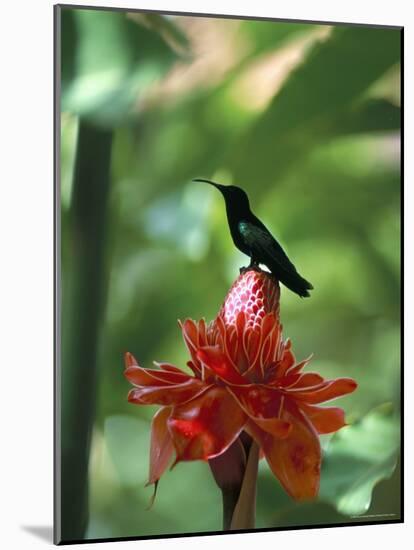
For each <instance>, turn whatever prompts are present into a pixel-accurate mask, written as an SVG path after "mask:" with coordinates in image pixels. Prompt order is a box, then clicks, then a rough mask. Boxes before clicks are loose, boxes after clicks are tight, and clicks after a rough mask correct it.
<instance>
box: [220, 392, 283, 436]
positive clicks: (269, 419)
mask: <svg viewBox="0 0 414 550" xmlns="http://www.w3.org/2000/svg"><path fill="white" fill-rule="evenodd" d="M228 390H229V391H230V392H231V393H232V394H233V395H234V397H235V398H236V399H237V401H238V402H239V403H240V406H241V407H242V409H243V410H244V411H245V412H246V414H248V416H249V417H250V418H251V420H253V421H254V422H255V423H256V424H257V425H258V426H260V428H262V429H263V430H265V431H266V432H269V433H271V434H272V435H274V436H276V437H279V438H285V437H287V436H288V435H289V432H290V429H291V425H290V423H289V422H287V421H286V420H284V419H281V418H280V414H281V411H282V407H283V399H284V398H283V396H282V395H281V394H280V392H278V391H276V390H272V389H269V388H266V387H263V386H255V385H250V386H249V387H248V388H242V387H234V386H233V387H232V388H228Z"/></svg>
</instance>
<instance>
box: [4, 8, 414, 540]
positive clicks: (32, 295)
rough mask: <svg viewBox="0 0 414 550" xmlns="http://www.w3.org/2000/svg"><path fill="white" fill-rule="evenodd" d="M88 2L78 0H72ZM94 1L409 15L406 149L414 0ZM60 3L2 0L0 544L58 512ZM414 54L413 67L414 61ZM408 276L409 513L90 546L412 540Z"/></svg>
mask: <svg viewBox="0 0 414 550" xmlns="http://www.w3.org/2000/svg"><path fill="white" fill-rule="evenodd" d="M71 3H73V4H82V2H76V1H73V2H71ZM85 3H86V4H89V5H105V6H118V7H119V6H122V7H131V8H148V9H160V10H173V11H190V12H191V11H198V12H204V13H228V14H236V15H252V16H264V17H277V18H293V19H312V20H327V21H340V22H361V23H376V24H387V25H404V26H405V27H406V29H405V37H406V43H405V58H406V59H405V65H406V94H405V95H406V98H408V99H407V100H406V105H405V113H406V151H410V150H411V147H410V136H411V130H412V115H413V102H412V100H410V98H412V97H414V92H413V71H412V66H413V65H414V64H413V62H412V54H411V53H410V52H413V51H414V44H413V29H414V24H413V19H412V17H411V14H410V2H407V1H406V0H405V1H404V0H393V2H389V1H387V2H385V1H384V0H381V1H379V0H378V1H376V2H368V1H365V2H363V1H362V0H358V1H355V0H347V1H346V2H332V1H331V0H324V1H322V0H312V2H309V1H306V0H303V1H295V0H289V2H283V3H282V2H272V3H271V2H269V1H268V0H255V2H254V3H252V2H251V1H250V2H248V1H245V0H234V1H230V0H220V1H217V0H198V1H197V2H196V1H195V0H193V1H188V0H169V1H160V0H152V1H151V0H146V1H142V2H139V1H131V0H117V1H109V0H100V1H98V2H97V1H94V0H90V1H89V2H84V4H85ZM52 5H53V2H52V1H50V0H20V1H16V2H4V3H3V5H2V16H1V25H2V29H1V32H0V40H1V48H0V52H1V58H2V63H1V68H2V78H1V81H2V83H1V86H0V89H1V96H2V97H1V102H0V105H1V110H2V113H1V118H0V120H1V130H0V136H2V137H3V140H2V152H3V155H2V161H1V164H0V169H1V180H0V181H1V195H0V199H1V200H0V224H1V227H0V239H1V247H0V251H1V255H0V261H1V264H0V265H1V268H0V277H1V280H0V311H1V321H2V323H1V332H0V334H1V336H2V337H1V346H0V361H1V362H0V366H1V372H2V375H3V376H2V379H1V382H2V389H3V391H2V396H1V399H0V404H1V405H0V406H1V415H0V418H1V421H2V430H1V432H0V433H1V439H0V441H1V452H0V460H1V464H0V475H1V480H0V503H1V505H2V510H1V516H0V517H1V518H2V522H1V523H2V529H1V533H0V539H1V544H2V547H4V548H7V549H10V550H12V549H14V548H19V549H21V548H23V549H30V548H33V547H38V546H45V545H46V544H50V543H46V542H45V541H43V540H42V539H40V538H38V537H36V536H34V535H33V534H31V533H29V532H27V531H26V530H24V529H23V527H22V526H36V525H37V526H47V525H51V523H52V517H53V513H52V418H53V417H52V413H53V408H52V390H53V384H52V335H53V315H52V314H53V308H52V288H53V278H52V268H53V265H52V250H53V248H52V242H53V231H52V230H53V218H52V212H53V200H52V176H53V171H52V151H53V134H52V121H53V116H52V97H53V96H52V90H53V86H52V84H53V82H52V60H53V56H52V45H53V41H52V19H53V14H52ZM410 65H411V66H410ZM410 156H411V158H412V155H406V157H407V158H406V175H405V181H406V182H408V183H407V189H406V243H407V245H406V258H405V261H406V280H407V281H412V280H414V273H413V266H412V259H411V255H409V249H410V248H411V249H412V242H413V239H412V236H413V221H412V220H413V217H412V216H410V215H409V214H411V210H410V209H411V207H412V198H413V192H412V185H410V182H413V181H414V177H413V167H412V162H411V159H410ZM411 289H412V286H411V285H410V284H408V285H407V296H406V312H407V313H406V317H407V322H406V335H407V352H406V359H405V363H406V380H405V388H406V391H405V394H406V399H405V401H406V406H407V410H406V438H405V447H406V487H407V491H406V493H407V495H406V497H407V499H406V500H407V502H406V524H405V525H384V526H370V527H346V528H336V529H324V530H309V531H308V530H306V531H288V532H279V533H263V534H255V535H253V534H251V535H242V536H237V535H234V536H233V537H230V538H229V537H214V538H212V537H204V538H196V539H195V538H190V539H173V540H158V541H140V542H122V543H105V546H102V545H101V544H94V545H83V548H85V550H86V549H87V548H89V547H90V548H92V549H94V550H98V548H101V547H102V548H105V549H109V548H113V547H115V546H119V547H124V548H127V547H132V545H135V546H136V545H139V546H140V547H141V548H154V549H155V548H157V549H158V548H159V549H161V548H164V547H166V546H168V548H171V549H172V550H175V549H178V548H180V549H181V548H187V547H188V548H190V547H191V546H192V545H194V544H197V545H198V548H200V550H202V549H203V548H205V549H207V548H208V549H210V548H211V546H212V545H214V547H215V548H221V547H223V548H224V546H225V545H227V546H228V545H234V547H238V546H240V545H241V546H243V545H245V546H250V545H252V544H260V545H261V548H262V549H263V550H264V549H267V548H269V550H270V549H272V550H273V549H274V547H275V546H277V547H279V548H281V547H287V546H288V547H289V548H290V549H292V548H293V549H295V548H307V549H311V548H318V549H320V550H323V549H325V548H326V549H329V550H332V548H333V547H334V548H335V550H341V549H346V550H349V548H350V547H355V548H363V547H369V546H373V545H375V548H376V550H381V549H383V548H384V549H387V550H388V549H389V548H390V547H392V546H395V545H398V546H399V547H402V548H404V547H407V544H405V543H406V542H407V540H408V537H409V535H410V534H411V539H413V538H414V537H413V535H414V528H413V522H412V515H413V497H412V493H413V488H414V479H413V475H412V473H411V469H410V464H413V463H414V456H413V437H412V428H411V426H412V419H413V405H412V403H414V399H413V398H412V397H411V391H410V388H414V376H413V369H414V360H413V359H414V357H413V351H412V346H411V345H410V339H409V338H408V335H410V333H411V330H412V325H411V315H410V312H411V311H412V310H413V307H414V303H413V292H412V290H411Z"/></svg>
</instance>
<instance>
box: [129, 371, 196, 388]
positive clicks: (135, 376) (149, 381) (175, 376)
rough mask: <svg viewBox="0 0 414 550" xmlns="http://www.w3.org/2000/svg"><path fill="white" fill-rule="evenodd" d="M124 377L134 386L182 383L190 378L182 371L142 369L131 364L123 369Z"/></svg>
mask: <svg viewBox="0 0 414 550" xmlns="http://www.w3.org/2000/svg"><path fill="white" fill-rule="evenodd" d="M124 376H125V378H126V379H127V380H128V381H129V382H131V384H134V385H135V386H168V385H169V384H182V383H183V382H186V381H187V380H190V379H191V376H189V375H188V374H185V373H184V372H181V371H180V372H171V371H162V370H157V369H143V368H142V367H136V366H131V367H128V368H127V369H125V371H124Z"/></svg>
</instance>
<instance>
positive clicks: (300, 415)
mask: <svg viewBox="0 0 414 550" xmlns="http://www.w3.org/2000/svg"><path fill="white" fill-rule="evenodd" d="M279 295H280V291H279V284H278V282H277V281H276V280H275V279H274V278H273V276H271V275H270V274H269V273H266V272H263V271H258V270H248V271H245V272H244V273H243V274H241V275H240V276H239V278H238V279H237V280H236V282H235V283H234V284H233V286H232V288H231V289H230V291H229V293H228V295H227V297H226V299H225V301H224V304H223V306H222V308H221V310H220V312H219V314H218V316H217V318H216V319H215V320H214V321H212V322H211V323H209V324H208V325H206V323H205V321H204V320H201V321H199V322H198V323H196V322H194V321H192V320H190V319H187V320H186V321H184V322H183V323H182V324H181V323H180V326H181V329H182V333H183V337H184V341H185V343H186V345H187V348H188V350H189V352H190V355H191V360H190V361H189V362H188V363H187V365H188V366H189V367H190V369H191V371H192V375H190V374H187V373H185V372H183V371H182V370H180V369H178V368H176V367H174V366H173V365H170V364H168V363H159V364H158V363H157V364H156V365H157V367H158V368H157V369H144V368H142V367H140V366H139V365H138V363H137V361H136V360H135V359H134V357H133V356H132V355H131V354H130V353H127V354H126V356H125V363H126V370H125V376H126V378H127V379H128V380H129V381H130V382H131V383H132V384H134V386H136V387H135V388H134V389H132V390H131V391H130V393H129V396H128V399H129V401H130V402H131V403H136V404H139V405H143V404H150V405H153V404H157V405H161V406H162V408H161V409H159V411H158V412H157V413H156V415H155V416H154V418H153V421H152V429H151V450H150V473H149V483H155V482H157V481H158V480H159V478H160V477H161V475H162V474H163V472H164V471H165V469H166V468H167V467H168V465H169V464H170V462H171V459H172V455H173V454H174V452H175V455H176V459H175V462H179V461H186V460H209V459H212V458H215V457H217V456H219V455H221V454H223V453H224V452H225V451H226V450H227V449H228V448H229V447H230V445H231V444H232V443H233V442H234V441H235V440H236V439H237V438H238V437H239V436H240V434H241V433H242V431H245V432H247V433H248V434H249V435H250V436H251V437H252V438H253V439H254V440H255V441H256V442H257V443H258V445H259V446H260V448H261V452H262V455H264V456H265V458H266V460H267V462H268V464H269V466H270V468H271V470H272V472H273V473H274V475H275V476H276V477H277V478H278V479H279V481H280V483H281V484H282V486H283V487H284V488H285V490H286V491H287V493H288V494H289V495H291V496H292V497H293V498H295V499H298V500H303V499H309V498H313V497H315V496H316V495H317V493H318V489H319V478H320V466H321V447H320V442H319V434H326V433H331V432H335V431H337V430H339V429H340V428H342V427H343V426H344V425H345V419H344V412H343V410H342V409H340V408H338V407H320V406H318V405H319V404H320V403H322V402H325V401H329V400H331V399H334V398H337V397H339V396H341V395H345V394H347V393H350V392H352V391H354V390H355V388H356V386H357V385H356V382H355V381H354V380H352V379H350V378H338V379H335V380H325V379H324V378H322V376H320V375H319V374H317V373H315V372H303V369H304V367H305V366H306V364H307V363H308V361H309V359H308V360H305V361H301V362H299V363H297V362H296V359H295V356H294V354H293V352H292V349H291V342H290V341H289V340H285V341H284V340H283V339H282V326H281V324H280V322H279Z"/></svg>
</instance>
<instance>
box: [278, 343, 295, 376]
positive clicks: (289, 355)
mask: <svg viewBox="0 0 414 550" xmlns="http://www.w3.org/2000/svg"><path fill="white" fill-rule="evenodd" d="M290 347H291V343H290V340H287V341H286V342H285V344H284V351H283V355H282V359H281V361H280V363H279V365H278V368H277V369H276V375H277V376H278V377H282V376H284V375H285V374H286V372H287V371H288V370H289V369H290V368H291V367H292V366H293V365H294V364H295V363H296V359H295V356H294V354H293V351H292V350H291V349H290Z"/></svg>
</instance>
